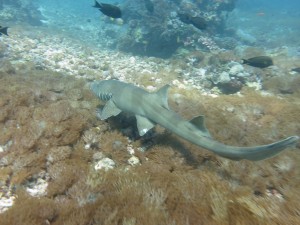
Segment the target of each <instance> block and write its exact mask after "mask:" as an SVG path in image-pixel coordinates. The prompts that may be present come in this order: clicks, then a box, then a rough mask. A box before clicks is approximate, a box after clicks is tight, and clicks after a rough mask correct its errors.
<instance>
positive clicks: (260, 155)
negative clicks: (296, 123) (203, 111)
mask: <svg viewBox="0 0 300 225" xmlns="http://www.w3.org/2000/svg"><path fill="white" fill-rule="evenodd" d="M298 141H299V137H298V136H291V137H288V138H286V139H283V140H281V141H278V142H274V143H272V144H268V145H261V146H253V147H233V146H225V147H224V148H223V149H222V150H218V149H212V150H213V152H215V153H216V154H218V155H220V156H222V157H225V158H228V159H232V160H241V159H247V160H251V161H259V160H264V159H268V158H271V157H273V156H275V155H277V154H278V153H280V152H281V151H283V150H284V149H286V148H288V147H291V146H293V145H296V143H297V142H298Z"/></svg>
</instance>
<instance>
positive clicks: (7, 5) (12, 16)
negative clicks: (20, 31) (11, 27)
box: [0, 0, 45, 26]
mask: <svg viewBox="0 0 300 225" xmlns="http://www.w3.org/2000/svg"><path fill="white" fill-rule="evenodd" d="M0 18H1V20H4V21H6V22H12V21H13V22H14V23H15V22H19V23H24V22H26V23H28V24H31V25H33V26H40V25H42V22H41V20H43V19H45V18H44V17H43V15H42V14H41V12H40V11H39V10H38V7H37V4H35V3H33V2H32V1H30V0H6V1H5V2H4V1H0Z"/></svg>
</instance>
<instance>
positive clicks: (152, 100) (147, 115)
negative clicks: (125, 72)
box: [91, 80, 299, 161]
mask: <svg viewBox="0 0 300 225" xmlns="http://www.w3.org/2000/svg"><path fill="white" fill-rule="evenodd" d="M169 87H170V86H169V85H165V86H164V87H162V88H161V89H159V90H158V91H157V92H154V93H149V92H147V91H145V90H144V89H142V88H139V87H137V86H134V85H132V84H128V83H124V82H121V81H117V80H104V81H95V82H93V83H92V84H91V90H92V91H93V93H94V94H95V95H96V96H98V97H99V98H100V99H101V100H103V101H106V104H105V106H104V107H103V109H102V110H101V111H99V112H98V117H100V119H101V120H105V119H107V118H109V117H111V116H116V115H118V114H119V113H120V112H121V111H125V112H129V113H132V114H134V115H135V117H136V120H137V128H138V131H139V134H140V135H141V136H142V135H144V134H145V133H147V131H149V130H150V129H151V128H153V127H154V126H155V124H159V125H161V126H162V127H164V128H166V129H168V130H169V131H172V132H173V133H175V134H177V135H178V136H180V137H182V138H184V139H186V140H188V141H190V142H192V143H194V144H195V145H198V146H200V147H203V148H205V149H208V150H210V151H212V152H214V153H215V154H217V155H220V156H222V157H225V158H228V159H232V160H241V159H247V160H252V161H256V160H263V159H267V158H270V157H272V156H274V155H276V154H278V153H279V152H281V151H283V150H284V149H286V148H287V147H290V146H292V145H295V144H296V143H297V141H298V140H299V137H298V136H291V137H288V138H286V139H283V140H280V141H278V142H274V143H271V144H268V145H260V146H253V147H236V146H229V145H224V144H222V143H220V142H217V141H215V140H213V139H212V137H211V136H210V134H209V132H208V130H207V129H206V127H205V124H204V117H203V116H198V117H195V118H194V119H192V120H190V121H186V120H184V119H183V118H181V117H180V116H179V115H178V114H177V113H175V112H173V111H172V110H170V109H169V106H168V99H167V94H168V89H169Z"/></svg>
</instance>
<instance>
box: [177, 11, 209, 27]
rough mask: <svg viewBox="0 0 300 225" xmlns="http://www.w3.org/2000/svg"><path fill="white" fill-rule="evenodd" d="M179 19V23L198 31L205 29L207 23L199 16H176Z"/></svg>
mask: <svg viewBox="0 0 300 225" xmlns="http://www.w3.org/2000/svg"><path fill="white" fill-rule="evenodd" d="M178 16H179V19H180V20H181V22H183V23H186V24H192V25H193V26H194V27H196V28H198V29H199V30H205V29H206V27H207V22H206V20H205V19H204V18H202V17H200V16H190V15H188V14H181V13H179V14H178Z"/></svg>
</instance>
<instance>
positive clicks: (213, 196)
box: [0, 56, 300, 225]
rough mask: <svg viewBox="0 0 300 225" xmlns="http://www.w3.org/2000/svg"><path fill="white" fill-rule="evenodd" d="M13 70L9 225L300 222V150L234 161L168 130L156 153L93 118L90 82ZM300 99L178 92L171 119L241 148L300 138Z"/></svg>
mask: <svg viewBox="0 0 300 225" xmlns="http://www.w3.org/2000/svg"><path fill="white" fill-rule="evenodd" d="M194 57H196V56H194ZM198 59H199V62H200V61H201V59H202V58H201V56H199V58H198ZM202 60H203V59H202ZM11 67H12V65H11V64H10V63H9V62H3V63H2V66H1V71H0V115H1V116H0V129H1V131H2V132H1V134H0V146H1V149H2V150H1V151H0V191H1V192H0V193H1V195H0V212H1V214H0V221H1V225H6V224H7V225H8V224H9V225H14V224H24V225H27V224H28V225H29V224H54V225H55V224H72V225H73V224H99V225H100V224H103V225H104V224H106V225H109V224H124V225H125V224H145V225H147V224H162V225H164V224H166V225H169V224H191V225H193V224H195V225H196V224H197V225H199V224H206V225H208V224H220V225H221V224H224V225H225V224H245V225H246V224H271V223H272V224H298V223H300V218H299V212H298V209H299V202H300V201H299V200H300V197H299V195H298V190H299V188H300V180H299V177H300V166H299V165H300V163H299V162H300V155H299V147H300V146H299V145H298V146H297V149H296V150H291V149H290V150H287V151H285V152H283V153H282V154H280V155H278V156H276V157H274V158H271V159H268V160H265V161H263V162H248V161H238V162H236V161H230V160H227V159H224V158H220V157H217V156H216V155H214V154H213V153H210V152H208V151H206V150H204V149H200V148H199V147H197V146H193V145H192V144H190V143H188V142H186V141H184V140H180V139H179V138H178V137H175V136H173V135H172V134H170V133H168V132H165V131H164V130H163V129H162V128H156V129H155V131H153V132H154V133H156V135H152V136H151V143H150V142H149V139H148V140H146V141H145V140H143V139H130V138H129V137H128V136H126V135H124V134H125V133H126V132H125V130H124V129H125V128H124V127H122V126H123V124H124V123H121V122H120V121H122V119H121V118H115V119H110V120H109V121H108V122H107V121H99V120H97V119H96V116H95V110H96V107H97V106H98V105H99V102H98V100H97V99H95V98H94V97H93V96H92V94H91V93H90V91H89V89H88V87H87V84H86V81H85V80H83V79H75V78H74V77H72V76H65V75H61V74H57V73H54V72H51V71H48V70H36V69H35V68H34V67H32V65H31V64H30V63H25V64H23V65H22V70H18V69H17V68H15V69H12V68H11ZM229 71H231V72H230V73H234V74H238V73H239V72H240V71H241V68H240V66H239V64H233V65H232V66H231V67H230V68H229ZM161 85H163V84H161ZM297 101H298V99H297V98H296V93H292V94H289V95H283V96H282V98H278V97H276V96H272V95H266V96H263V95H261V94H259V93H257V92H255V91H253V90H252V89H250V88H248V89H247V88H244V89H241V94H240V95H228V96H225V95H224V96H223V95H222V96H219V97H217V98H215V97H210V96H207V95H206V96H204V95H201V94H200V92H199V91H198V90H197V89H190V90H186V89H184V88H176V87H174V88H172V89H171V91H170V106H171V108H172V109H174V110H175V111H177V112H178V113H180V114H181V115H184V117H186V118H187V119H189V118H192V117H193V116H195V115H198V114H199V113H202V114H204V115H207V116H206V119H207V127H208V129H209V130H210V132H211V134H212V135H213V136H214V138H216V139H218V140H219V141H221V142H224V143H226V144H232V145H243V146H247V145H255V144H264V143H269V142H272V141H276V140H278V139H279V138H282V137H285V136H289V135H292V134H293V135H295V134H296V135H300V124H299V123H297V121H298V115H299V112H300V106H299V104H298V103H297ZM126 126H131V127H133V128H132V129H135V121H133V122H130V123H129V124H128V123H127V125H126ZM122 130H123V132H122ZM105 168H106V169H105ZM28 206H30V207H28Z"/></svg>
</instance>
